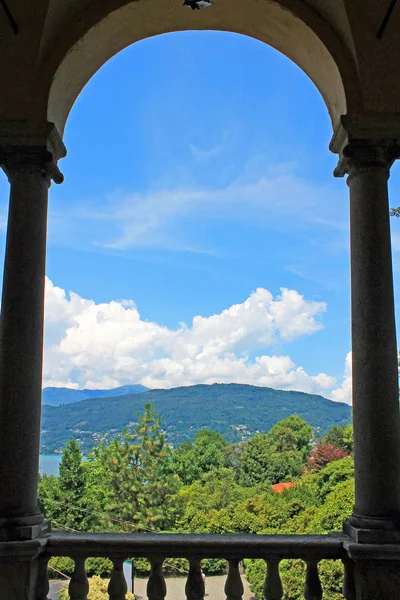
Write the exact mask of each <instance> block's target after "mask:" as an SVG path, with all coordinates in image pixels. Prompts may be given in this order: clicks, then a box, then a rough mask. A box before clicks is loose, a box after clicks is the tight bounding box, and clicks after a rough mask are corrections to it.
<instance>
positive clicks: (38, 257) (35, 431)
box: [0, 161, 50, 526]
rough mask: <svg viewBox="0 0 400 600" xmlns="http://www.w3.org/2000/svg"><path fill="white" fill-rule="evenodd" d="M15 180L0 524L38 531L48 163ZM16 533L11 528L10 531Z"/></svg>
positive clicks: (2, 382) (7, 274)
mask: <svg viewBox="0 0 400 600" xmlns="http://www.w3.org/2000/svg"><path fill="white" fill-rule="evenodd" d="M6 172H7V174H8V177H9V180H10V207H9V216H8V229H7V244H6V257H5V265H4V280H3V294H2V306H1V321H0V456H1V461H0V525H1V521H2V520H4V521H3V526H4V523H6V522H10V521H14V522H15V524H16V525H22V526H23V525H35V524H37V523H40V522H41V521H42V520H43V517H42V515H41V514H40V513H39V511H38V508H37V481H38V470H39V437H40V411H41V377H42V349H43V315H44V278H45V256H46V228H47V200H48V188H49V184H50V178H49V177H48V175H47V174H45V172H44V170H43V166H42V165H40V164H29V163H28V164H24V163H23V161H22V164H18V165H17V166H12V167H11V168H9V169H6ZM7 526H8V525H7Z"/></svg>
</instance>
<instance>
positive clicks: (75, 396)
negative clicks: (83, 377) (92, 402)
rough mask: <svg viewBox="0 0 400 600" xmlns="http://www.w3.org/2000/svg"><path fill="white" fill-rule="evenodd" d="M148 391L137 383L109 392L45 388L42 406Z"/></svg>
mask: <svg viewBox="0 0 400 600" xmlns="http://www.w3.org/2000/svg"><path fill="white" fill-rule="evenodd" d="M148 389H149V388H147V387H145V386H144V385H140V384H139V383H137V384H132V385H129V384H128V385H121V386H119V387H116V388H112V389H111V390H88V389H83V390H74V389H71V388H66V387H46V388H43V390H42V405H43V406H60V405H61V404H73V403H75V402H80V401H82V400H88V399H89V398H102V397H107V398H112V397H113V396H125V395H126V394H140V393H143V392H147V391H148Z"/></svg>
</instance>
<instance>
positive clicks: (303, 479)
mask: <svg viewBox="0 0 400 600" xmlns="http://www.w3.org/2000/svg"><path fill="white" fill-rule="evenodd" d="M136 423H137V424H136V425H135V427H134V428H133V430H132V432H131V433H129V432H127V431H126V432H125V433H124V438H123V440H113V441H112V442H110V443H109V444H100V445H99V446H97V447H96V448H94V449H93V452H92V453H91V454H90V455H89V456H88V457H87V460H85V461H83V460H82V455H81V450H80V448H79V444H78V443H77V441H76V440H74V439H72V440H70V441H69V443H68V444H67V446H66V448H65V450H64V454H63V457H62V461H61V464H60V475H59V477H54V476H50V477H48V476H44V477H42V478H41V480H40V502H41V508H42V510H43V511H44V512H45V514H46V516H47V517H48V518H50V519H51V520H52V521H53V524H54V526H55V527H63V528H65V529H67V530H68V529H72V530H77V531H100V530H103V531H104V530H109V531H125V532H127V531H148V530H151V531H177V532H195V533H268V534H276V533H287V534H292V533H327V532H330V531H333V530H337V531H340V530H341V527H342V523H343V521H344V519H345V518H346V517H348V516H349V515H350V513H351V509H352V505H353V494H354V491H353V472H354V465H353V459H352V456H351V453H352V450H353V447H352V435H351V428H349V427H348V426H343V427H334V428H333V429H332V430H331V431H329V432H328V433H327V434H326V436H325V438H322V439H319V440H316V441H315V440H313V439H312V431H311V427H310V426H309V425H307V423H306V422H305V421H304V420H303V419H301V418H300V417H298V416H295V415H291V416H289V417H287V418H286V419H283V420H282V421H280V422H278V423H276V424H275V425H274V426H273V427H272V428H271V429H270V431H269V432H268V433H266V434H257V435H255V436H254V437H252V438H250V439H249V440H248V441H246V442H240V443H239V444H229V443H228V442H227V441H226V440H225V439H224V437H223V436H222V435H221V434H220V433H218V432H215V431H210V430H203V431H201V432H199V433H198V434H197V435H196V436H195V438H194V441H193V443H192V442H185V443H183V444H182V445H181V446H180V447H178V448H177V449H176V450H175V451H172V450H171V449H170V448H169V447H168V446H167V445H166V443H165V437H164V434H163V432H162V430H161V422H160V418H159V416H158V415H157V413H156V412H155V411H154V409H153V407H152V406H151V405H150V404H146V406H145V410H144V412H143V414H138V415H137V418H136ZM335 444H337V445H335ZM327 449H328V450H327ZM317 459H318V460H317ZM283 481H290V482H292V483H294V485H293V486H292V487H291V488H290V489H287V490H285V491H284V492H283V493H276V492H274V491H273V489H272V485H274V484H276V483H280V482H283ZM50 566H51V567H52V568H53V569H57V570H58V571H60V572H62V573H64V574H67V575H70V574H71V572H72V568H73V563H72V561H71V560H70V559H68V558H55V559H52V560H51V562H50ZM110 566H111V563H110V561H106V560H103V559H90V560H88V562H87V569H88V573H89V575H91V576H96V575H97V576H102V577H107V576H109V573H110ZM135 567H136V570H137V572H138V573H139V574H140V573H142V574H145V573H148V571H149V564H148V562H147V561H146V560H145V559H141V560H135ZM203 568H204V570H205V571H206V572H208V573H217V572H222V571H224V569H225V568H226V563H225V562H224V561H223V560H215V559H214V560H207V561H203ZM245 568H246V576H247V579H248V580H249V582H250V584H251V586H252V589H253V592H254V593H255V594H256V595H259V596H260V597H261V590H262V584H263V580H264V577H265V562H264V561H260V560H253V561H245ZM165 569H166V572H167V573H169V574H183V573H184V572H185V571H186V570H187V562H186V561H184V560H172V559H171V560H168V561H166V563H165ZM320 571H321V579H322V581H323V585H324V592H325V596H324V597H325V598H326V599H328V600H337V599H338V598H339V597H340V586H341V581H342V571H341V566H340V564H336V563H334V562H332V561H323V563H321V567H320ZM281 574H282V581H283V584H284V590H285V600H296V599H297V598H301V597H302V589H303V585H304V563H302V562H301V561H283V562H282V564H281ZM96 598H97V596H96ZM100 598H101V596H99V599H100Z"/></svg>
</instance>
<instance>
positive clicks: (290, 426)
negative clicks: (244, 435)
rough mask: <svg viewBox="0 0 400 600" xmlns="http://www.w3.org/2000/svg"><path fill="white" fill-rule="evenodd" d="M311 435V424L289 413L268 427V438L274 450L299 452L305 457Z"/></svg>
mask: <svg viewBox="0 0 400 600" xmlns="http://www.w3.org/2000/svg"><path fill="white" fill-rule="evenodd" d="M311 435H312V427H311V425H308V423H306V422H305V421H304V420H303V419H301V418H300V417H298V416H297V415H290V417H287V419H283V420H282V421H279V422H278V423H277V424H276V425H274V426H273V427H272V428H271V429H270V431H269V432H268V439H269V440H270V441H271V443H272V445H273V447H274V450H275V451H276V452H300V453H301V455H302V456H303V457H304V458H305V457H306V455H307V452H308V449H309V445H310V440H311Z"/></svg>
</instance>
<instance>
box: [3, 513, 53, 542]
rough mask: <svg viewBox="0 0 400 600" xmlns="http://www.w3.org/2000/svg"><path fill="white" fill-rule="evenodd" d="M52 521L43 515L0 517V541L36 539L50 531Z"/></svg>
mask: <svg viewBox="0 0 400 600" xmlns="http://www.w3.org/2000/svg"><path fill="white" fill-rule="evenodd" d="M50 529H51V526H50V521H48V520H47V519H44V518H43V515H41V514H37V515H31V516H29V517H11V518H9V519H0V542H13V541H17V542H20V541H25V540H35V539H37V538H43V537H46V536H48V535H49V533H50Z"/></svg>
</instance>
